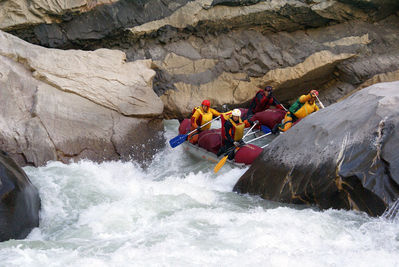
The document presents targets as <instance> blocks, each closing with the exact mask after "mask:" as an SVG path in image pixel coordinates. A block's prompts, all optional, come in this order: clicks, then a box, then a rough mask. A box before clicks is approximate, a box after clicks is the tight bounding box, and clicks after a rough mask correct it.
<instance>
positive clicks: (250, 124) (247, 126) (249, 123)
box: [243, 120, 254, 128]
mask: <svg viewBox="0 0 399 267" xmlns="http://www.w3.org/2000/svg"><path fill="white" fill-rule="evenodd" d="M243 123H244V124H245V128H249V127H251V126H252V125H254V122H253V121H248V120H245V121H243Z"/></svg>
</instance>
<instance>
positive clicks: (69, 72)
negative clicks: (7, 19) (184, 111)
mask: <svg viewBox="0 0 399 267" xmlns="http://www.w3.org/2000/svg"><path fill="white" fill-rule="evenodd" d="M0 59H1V60H0V88H1V97H0V113H1V119H0V129H1V131H0V140H1V144H0V148H1V149H3V150H5V151H7V152H8V153H9V154H10V155H11V156H12V157H14V158H15V159H16V160H17V161H18V162H19V163H20V164H23V165H25V164H32V165H36V166H38V165H42V164H45V163H46V162H47V161H49V160H61V161H64V162H67V161H69V160H70V159H82V158H89V159H92V160H96V161H101V160H111V159H130V158H131V157H132V158H133V159H136V160H139V161H143V160H146V159H149V158H150V157H151V156H152V155H153V152H154V150H155V149H157V148H159V146H160V145H161V144H163V143H164V141H163V139H162V137H161V136H160V135H159V134H158V133H159V131H160V130H161V129H162V127H163V126H162V121H161V119H160V117H161V116H162V111H163V103H162V102H161V100H160V99H159V98H158V96H157V95H156V94H155V93H154V91H153V90H152V80H153V77H154V76H155V71H154V70H152V69H151V64H152V63H151V61H149V60H138V61H134V62H126V56H125V54H124V53H123V52H121V51H118V50H109V49H99V50H96V51H92V52H90V51H80V50H68V51H64V50H58V49H48V48H43V47H40V46H37V45H32V44H29V43H27V42H25V41H22V40H20V39H19V38H17V37H15V36H12V35H10V34H7V33H4V32H1V31H0ZM143 147H144V148H145V149H144V150H143Z"/></svg>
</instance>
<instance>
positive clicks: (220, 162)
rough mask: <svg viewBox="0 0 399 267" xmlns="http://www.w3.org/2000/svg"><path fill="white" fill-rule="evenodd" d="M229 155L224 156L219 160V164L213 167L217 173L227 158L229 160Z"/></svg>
mask: <svg viewBox="0 0 399 267" xmlns="http://www.w3.org/2000/svg"><path fill="white" fill-rule="evenodd" d="M228 156H229V155H227V156H224V157H223V158H222V159H221V160H220V161H219V162H218V164H216V166H215V168H213V171H214V172H215V173H217V172H218V171H219V170H220V168H222V167H223V165H224V164H225V163H226V160H227V157H228Z"/></svg>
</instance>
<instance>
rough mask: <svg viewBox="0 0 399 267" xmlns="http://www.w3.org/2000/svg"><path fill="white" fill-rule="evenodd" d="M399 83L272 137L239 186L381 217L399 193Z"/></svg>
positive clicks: (360, 96) (283, 198) (371, 91)
mask: <svg viewBox="0 0 399 267" xmlns="http://www.w3.org/2000/svg"><path fill="white" fill-rule="evenodd" d="M398 88H399V82H392V83H380V84H376V85H373V86H371V87H368V88H366V89H363V90H361V91H359V92H357V93H355V94H353V95H352V96H350V97H349V98H347V99H346V100H344V101H342V102H339V103H336V104H333V105H331V106H329V107H327V108H325V109H323V110H320V111H318V112H316V113H314V114H311V115H310V116H308V117H306V118H305V119H303V120H301V122H300V123H298V124H297V125H295V126H294V127H293V128H291V129H290V130H289V131H288V132H286V133H284V134H281V135H280V136H278V137H277V138H276V139H274V140H273V141H272V142H271V143H270V145H269V146H268V148H267V149H265V150H264V153H263V154H262V155H261V156H260V157H259V158H258V159H257V160H256V161H255V162H254V164H253V165H252V166H251V167H250V169H249V170H248V171H247V172H246V173H245V174H244V175H243V176H242V177H241V178H240V179H239V181H238V182H237V184H236V185H235V187H234V190H235V191H237V192H240V193H250V194H256V195H260V196H261V197H262V198H265V199H269V200H273V201H279V202H284V203H293V204H310V205H317V206H318V207H320V208H322V209H328V208H343V209H352V210H360V211H365V212H367V213H368V214H370V215H372V216H378V215H381V214H382V213H383V212H384V210H385V209H386V208H387V207H388V206H389V205H390V204H392V203H393V202H394V201H395V200H396V199H397V198H398V196H399V168H398V166H399V154H398V153H399V135H398V129H399V116H398V115H399V110H398V108H397V106H398V103H399V90H398Z"/></svg>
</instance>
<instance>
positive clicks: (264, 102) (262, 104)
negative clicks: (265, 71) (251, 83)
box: [252, 90, 273, 113]
mask: <svg viewBox="0 0 399 267" xmlns="http://www.w3.org/2000/svg"><path fill="white" fill-rule="evenodd" d="M258 94H261V95H262V98H261V99H258V97H257V95H258ZM253 100H255V104H256V106H255V108H254V109H253V110H252V112H253V113H257V112H260V111H264V110H265V109H266V108H268V107H270V105H272V104H273V97H268V96H266V94H265V92H264V91H263V90H259V91H258V92H257V93H256V94H255V97H254V98H253Z"/></svg>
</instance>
